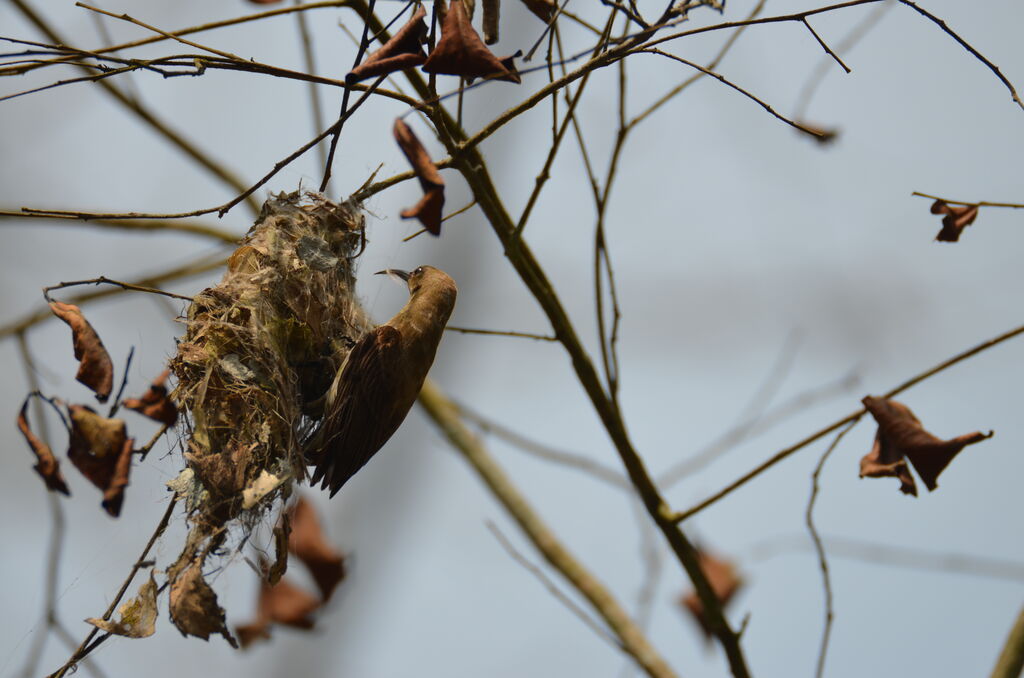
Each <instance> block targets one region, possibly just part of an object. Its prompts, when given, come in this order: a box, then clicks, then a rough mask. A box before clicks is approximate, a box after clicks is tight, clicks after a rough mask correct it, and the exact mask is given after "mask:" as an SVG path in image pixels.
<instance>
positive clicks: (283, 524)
mask: <svg viewBox="0 0 1024 678" xmlns="http://www.w3.org/2000/svg"><path fill="white" fill-rule="evenodd" d="M291 533H292V521H291V519H290V518H289V517H288V512H287V511H286V512H283V513H282V514H281V520H280V521H279V522H278V524H277V526H276V527H274V562H273V563H271V565H270V568H269V569H268V570H267V581H268V582H269V583H270V584H276V583H277V582H279V581H281V577H282V576H284V573H285V572H286V571H287V570H288V542H289V540H290V537H291Z"/></svg>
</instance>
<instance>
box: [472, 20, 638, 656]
mask: <svg viewBox="0 0 1024 678" xmlns="http://www.w3.org/2000/svg"><path fill="white" fill-rule="evenodd" d="M454 1H455V2H461V0H454ZM484 524H485V525H487V529H488V530H490V531H491V534H493V535H494V538H495V539H497V540H498V543H499V544H501V546H502V548H504V549H505V552H506V553H508V554H509V555H510V556H511V557H512V559H513V560H515V561H516V562H517V563H519V564H520V565H522V566H523V567H524V568H525V569H526V571H527V572H529V573H530V574H532V575H533V576H534V577H536V578H537V579H538V580H540V583H541V584H543V585H544V588H546V589H547V590H548V591H549V592H550V593H551V595H553V596H554V597H555V599H556V600H557V601H558V602H560V603H562V604H563V605H565V607H566V608H567V609H568V610H569V611H570V612H572V613H573V614H574V615H576V617H577V618H578V619H579V620H580V621H582V622H583V625H584V626H586V627H587V628H589V629H590V630H591V631H593V632H594V633H596V634H597V635H598V637H600V638H601V640H603V641H605V642H606V643H608V644H609V645H611V646H612V647H614V648H616V649H618V650H623V649H625V648H623V647H622V643H621V642H620V641H619V639H618V638H616V637H615V636H613V635H612V634H611V633H609V632H608V629H606V628H604V627H603V626H601V625H600V624H598V623H597V621H596V620H595V619H594V618H593V617H591V616H590V615H589V614H587V613H586V611H585V610H583V608H581V607H580V606H579V605H577V604H576V602H575V601H573V599H572V598H570V597H569V596H567V595H565V593H563V592H562V589H560V588H558V584H556V583H555V582H554V581H552V579H551V578H550V577H548V576H547V574H545V572H544V570H542V569H541V568H539V567H537V566H536V565H534V564H533V563H531V562H530V561H529V560H527V558H526V556H524V555H523V554H522V553H520V552H519V551H517V550H516V547H515V546H513V545H512V542H510V541H509V540H508V537H506V536H505V535H504V534H502V532H501V530H499V529H498V526H497V525H495V524H494V523H492V522H491V521H489V520H488V521H487V522H486V523H484Z"/></svg>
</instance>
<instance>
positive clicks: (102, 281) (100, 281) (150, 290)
mask: <svg viewBox="0 0 1024 678" xmlns="http://www.w3.org/2000/svg"><path fill="white" fill-rule="evenodd" d="M78 285H113V286H115V287H120V288H121V289H123V290H126V291H131V292H146V293H147V294H159V295H161V296H164V297H170V298H171V299H184V300H185V301H192V297H190V296H187V295H184V294H175V293H174V292H165V291H164V290H158V289H156V288H155V287H146V286H144V285H136V284H134V283H126V282H121V281H120V280H111V279H110V278H108V277H106V276H104V275H101V276H99V277H98V278H89V279H88V280H71V281H68V282H59V283H57V284H56V285H50V286H48V287H44V288H43V296H44V297H46V300H47V301H52V299H51V298H50V292H52V291H54V290H62V289H64V288H67V287H77V286H78Z"/></svg>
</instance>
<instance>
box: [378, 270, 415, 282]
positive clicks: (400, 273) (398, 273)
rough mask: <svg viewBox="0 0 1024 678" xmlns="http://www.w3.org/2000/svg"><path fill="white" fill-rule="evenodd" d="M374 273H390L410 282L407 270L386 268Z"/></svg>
mask: <svg viewBox="0 0 1024 678" xmlns="http://www.w3.org/2000/svg"><path fill="white" fill-rule="evenodd" d="M374 275H390V276H392V277H395V278H398V279H399V280H402V281H404V282H409V273H408V272H406V271H399V270H398V269H397V268H385V269H384V270H383V271H377V272H376V273H374Z"/></svg>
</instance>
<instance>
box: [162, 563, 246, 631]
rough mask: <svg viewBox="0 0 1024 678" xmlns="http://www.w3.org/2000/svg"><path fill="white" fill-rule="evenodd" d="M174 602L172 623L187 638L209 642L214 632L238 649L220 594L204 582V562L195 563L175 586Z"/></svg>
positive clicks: (172, 605) (173, 587)
mask: <svg viewBox="0 0 1024 678" xmlns="http://www.w3.org/2000/svg"><path fill="white" fill-rule="evenodd" d="M170 603H171V604H170V609H171V621H172V622H174V625H175V626H176V627H178V630H179V631H181V634H182V635H183V636H196V637H197V638H202V639H203V640H209V639H210V634H211V633H219V634H221V635H222V636H224V639H225V640H227V641H228V643H230V644H231V647H235V648H237V647H238V643H237V642H236V641H235V639H234V638H233V637H232V635H231V632H230V631H228V628H227V626H226V625H225V624H224V608H222V607H220V606H219V605H217V594H216V593H214V592H213V589H211V588H210V585H209V584H207V583H206V580H205V579H203V570H202V559H199V558H197V559H196V560H193V561H192V563H191V564H190V565H189V566H188V567H187V568H186V569H185V571H184V572H181V573H180V574H179V575H178V576H177V577H176V578H175V579H174V581H173V582H172V583H171V593H170Z"/></svg>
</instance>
